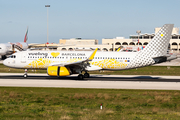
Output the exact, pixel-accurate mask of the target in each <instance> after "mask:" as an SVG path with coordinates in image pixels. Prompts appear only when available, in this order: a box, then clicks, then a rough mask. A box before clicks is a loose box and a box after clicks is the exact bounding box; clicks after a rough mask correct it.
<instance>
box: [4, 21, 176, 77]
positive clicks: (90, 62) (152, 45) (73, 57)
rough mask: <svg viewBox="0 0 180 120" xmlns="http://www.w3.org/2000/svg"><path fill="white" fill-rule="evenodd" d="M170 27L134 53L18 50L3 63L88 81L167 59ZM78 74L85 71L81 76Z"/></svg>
mask: <svg viewBox="0 0 180 120" xmlns="http://www.w3.org/2000/svg"><path fill="white" fill-rule="evenodd" d="M173 27H174V25H173V24H165V25H164V26H163V27H162V28H161V29H160V30H159V32H158V33H156V34H155V36H154V38H153V39H152V40H151V41H150V42H149V44H148V45H147V46H146V47H145V48H144V49H143V50H141V51H138V52H116V51H114V52H104V51H97V50H98V49H95V50H94V51H93V52H92V51H22V52H17V53H14V54H12V55H11V56H10V57H9V58H7V59H6V60H4V61H3V64H4V65H5V66H8V67H12V68H20V69H25V73H24V77H25V78H26V77H27V76H28V75H27V69H47V74H48V75H49V76H57V77H60V76H68V75H72V74H79V75H78V79H80V80H82V79H84V78H88V77H89V76H90V74H89V73H88V72H89V71H96V70H127V69H134V68H139V67H145V66H150V65H153V64H157V63H161V62H165V61H166V60H167V56H166V54H167V49H168V44H169V41H170V37H171V33H172V29H173ZM82 72H85V74H84V75H83V74H82Z"/></svg>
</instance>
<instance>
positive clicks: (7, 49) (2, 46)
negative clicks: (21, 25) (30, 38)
mask: <svg viewBox="0 0 180 120" xmlns="http://www.w3.org/2000/svg"><path fill="white" fill-rule="evenodd" d="M27 34H28V28H27V31H26V34H25V37H24V42H16V43H10V42H8V43H0V56H1V59H5V58H6V55H11V54H13V53H15V51H24V50H27V49H28V44H27V43H26V42H27Z"/></svg>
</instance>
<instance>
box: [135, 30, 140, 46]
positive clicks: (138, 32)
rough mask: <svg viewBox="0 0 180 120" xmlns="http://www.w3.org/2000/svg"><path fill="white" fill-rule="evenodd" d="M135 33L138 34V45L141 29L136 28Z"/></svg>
mask: <svg viewBox="0 0 180 120" xmlns="http://www.w3.org/2000/svg"><path fill="white" fill-rule="evenodd" d="M136 33H137V34H138V45H139V35H140V33H141V31H140V30H137V31H136Z"/></svg>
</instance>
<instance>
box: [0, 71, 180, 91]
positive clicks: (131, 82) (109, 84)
mask: <svg viewBox="0 0 180 120" xmlns="http://www.w3.org/2000/svg"><path fill="white" fill-rule="evenodd" d="M28 75H29V76H28V78H23V74H21V73H0V86H13V87H61V88H103V89H152V90H180V76H141V75H91V77H90V78H85V79H84V80H78V79H77V75H72V76H68V77H60V78H57V77H51V76H48V75H46V74H28Z"/></svg>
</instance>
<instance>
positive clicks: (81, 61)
mask: <svg viewBox="0 0 180 120" xmlns="http://www.w3.org/2000/svg"><path fill="white" fill-rule="evenodd" d="M97 50H98V48H96V49H95V50H94V52H93V53H92V54H91V55H90V56H89V58H88V59H86V60H80V61H77V62H70V63H63V64H59V63H58V64H57V63H55V64H51V65H52V66H71V65H77V66H82V65H84V64H85V63H86V65H89V64H88V63H89V61H92V60H93V59H94V56H95V54H96V52H97Z"/></svg>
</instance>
